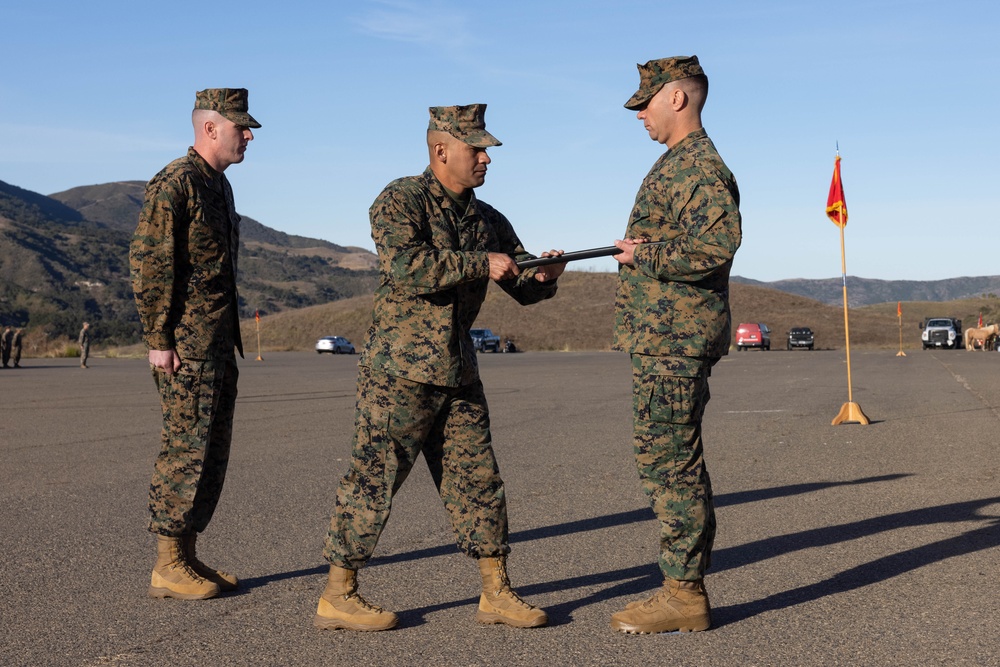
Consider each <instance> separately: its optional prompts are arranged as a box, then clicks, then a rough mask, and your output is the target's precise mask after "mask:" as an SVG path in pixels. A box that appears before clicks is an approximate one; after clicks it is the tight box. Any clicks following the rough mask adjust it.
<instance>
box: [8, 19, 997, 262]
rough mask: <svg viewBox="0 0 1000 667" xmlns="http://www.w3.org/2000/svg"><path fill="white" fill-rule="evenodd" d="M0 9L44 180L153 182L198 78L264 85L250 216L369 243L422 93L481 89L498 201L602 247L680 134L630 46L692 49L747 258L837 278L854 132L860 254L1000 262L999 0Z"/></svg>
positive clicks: (415, 156)
mask: <svg viewBox="0 0 1000 667" xmlns="http://www.w3.org/2000/svg"><path fill="white" fill-rule="evenodd" d="M0 20H2V25H3V33H4V38H3V40H0V62H3V63H5V65H4V74H3V76H2V77H0V180H3V181H6V182H8V183H11V184H13V185H17V186H19V187H22V188H26V189H29V190H33V191H36V192H41V193H43V194H52V193H55V192H59V191H62V190H66V189H69V188H72V187H76V186H79V185H91V184H96V183H106V182H110V181H121V180H146V179H149V178H150V177H152V176H153V175H154V174H155V173H156V172H157V171H158V170H159V169H160V168H162V167H163V166H164V165H165V164H166V163H167V162H169V161H170V160H172V159H174V158H175V157H178V156H180V155H181V154H183V152H184V150H185V149H186V147H187V146H188V145H190V143H191V127H190V116H189V111H190V109H191V107H192V105H193V101H194V93H195V91H197V90H199V89H202V88H207V87H223V86H230V87H246V88H249V89H250V111H251V113H252V114H253V115H254V116H255V117H256V118H257V119H258V120H259V121H260V122H261V123H262V124H263V127H262V128H261V129H260V130H258V131H257V132H256V139H255V141H254V142H253V143H252V144H251V146H250V148H249V150H248V152H247V158H246V160H245V162H244V163H243V164H239V165H235V166H233V167H231V168H230V169H229V170H228V171H227V172H226V173H227V175H228V176H229V178H230V180H231V181H232V183H233V187H234V190H235V193H236V202H237V207H238V209H239V210H240V212H241V213H242V214H244V215H248V216H250V217H253V218H255V219H257V220H259V221H260V222H262V223H264V224H266V225H268V226H270V227H274V228H276V229H279V230H281V231H284V232H288V233H290V234H299V235H303V236H311V237H317V238H323V239H326V240H329V241H332V242H335V243H339V244H342V245H354V246H361V247H364V248H368V249H374V246H373V244H372V242H371V238H370V235H369V227H368V207H369V206H370V205H371V202H372V201H373V200H374V198H375V197H376V196H377V195H378V193H379V191H380V190H381V189H382V188H383V187H384V186H385V184H386V183H388V182H389V181H390V180H392V179H394V178H397V177H399V176H404V175H411V174H416V173H419V172H420V171H422V170H423V168H424V167H425V166H426V164H427V155H426V147H425V145H424V130H425V129H426V126H427V107H429V106H435V105H449V104H469V103H473V102H485V103H487V104H488V105H489V110H488V112H487V126H488V128H489V130H490V131H491V132H492V133H493V134H494V135H496V136H497V137H498V138H499V139H500V140H501V141H503V142H504V145H503V146H500V147H497V148H493V149H491V150H490V154H491V157H492V158H493V164H492V165H491V167H490V171H489V175H488V177H487V182H486V184H485V185H484V186H483V187H481V188H479V190H478V191H477V194H478V195H479V197H480V198H482V199H483V200H485V201H488V202H489V203H491V204H493V205H494V206H496V207H497V208H498V209H499V210H501V211H502V212H504V213H505V214H506V215H507V217H508V218H510V220H511V222H512V223H513V224H514V227H515V229H516V230H517V231H518V234H519V235H520V237H521V239H522V241H523V242H524V244H525V245H526V246H527V248H528V249H529V250H531V251H533V252H536V253H537V252H541V251H542V250H546V249H549V248H553V247H555V248H563V249H565V250H578V249H584V248H591V247H595V246H605V245H609V244H610V243H611V242H612V241H613V240H614V239H616V238H620V237H621V235H622V233H623V231H624V228H625V223H626V220H627V218H628V214H629V210H630V208H631V205H632V201H633V200H634V198H635V193H636V190H637V188H638V186H639V183H640V182H641V180H642V178H643V176H644V175H645V174H646V172H647V171H648V169H649V168H650V166H651V165H652V164H653V162H654V161H655V160H656V158H657V157H658V155H659V154H660V153H661V152H662V150H663V149H662V147H661V146H659V145H658V144H656V143H654V142H652V141H650V140H649V138H648V136H647V134H646V132H645V131H644V130H643V128H642V124H641V123H640V122H639V121H637V120H636V119H635V115H634V113H633V112H629V111H627V110H626V109H624V108H623V107H622V105H623V104H624V102H625V100H626V99H628V97H629V96H630V95H631V94H632V92H633V91H634V90H635V88H636V87H637V84H638V74H637V72H636V68H635V64H636V63H641V62H645V61H647V60H650V59H653V58H660V57H665V56H671V55H690V54H696V55H698V56H699V58H700V60H701V62H702V65H703V66H704V67H705V70H706V72H707V73H708V75H709V79H710V81H711V92H710V95H709V100H708V104H707V106H706V109H705V113H704V122H705V126H706V128H707V130H708V132H709V134H710V136H711V137H712V138H713V139H714V140H715V143H716V145H717V146H718V148H719V150H720V152H721V153H722V156H723V158H724V159H725V160H726V162H727V163H728V164H729V166H730V168H731V169H732V170H733V172H734V173H735V174H736V177H737V180H738V181H739V184H740V189H741V193H742V199H743V201H742V212H743V231H744V244H743V247H742V248H741V249H740V251H739V253H738V254H737V257H736V262H735V267H734V273H735V274H738V275H742V276H746V277H749V278H755V279H758V280H765V281H771V280H780V279H784V278H829V277H835V276H839V275H840V272H841V265H840V238H839V233H838V230H837V227H836V226H835V225H833V224H832V223H830V222H829V221H828V220H827V219H826V217H825V215H824V208H825V204H826V196H827V191H828V189H829V184H830V177H831V175H832V170H833V162H834V155H835V148H836V144H837V142H839V145H840V152H841V156H842V158H843V163H842V166H843V179H844V187H845V191H846V198H847V204H848V209H849V213H850V220H849V222H848V225H847V228H846V248H847V271H848V273H849V274H850V275H857V276H863V277H866V278H881V279H890V280H935V279H941V278H952V277H958V276H964V275H973V276H978V275H997V274H1000V267H998V266H997V264H996V261H995V260H996V257H997V253H996V250H995V248H996V247H997V241H996V235H997V231H998V214H997V211H998V208H1000V207H998V192H1000V188H998V187H997V183H998V181H1000V167H998V165H997V147H998V143H1000V142H998V139H1000V103H998V91H997V87H998V83H1000V76H998V75H997V72H998V71H1000V55H998V51H997V49H996V48H995V39H996V32H997V29H998V28H1000V9H998V5H997V3H995V2H994V1H992V0H989V1H987V0H982V1H980V0H956V1H953V2H951V3H940V2H930V1H922V0H908V1H878V0H868V1H864V2H857V1H854V0H850V1H846V2H827V3H818V2H816V3H814V2H802V1H801V0H799V1H785V0H760V1H758V2H754V3H747V2H705V3H697V2H687V3H672V2H658V3H652V2H633V1H631V0H618V1H615V2H588V1H586V0H581V1H577V2H563V1H555V2H545V1H543V0H534V1H531V2H523V1H521V0H508V1H507V2H503V3H485V2H482V3H469V2H456V1H454V0H389V1H377V0H369V1H365V0H357V1H355V2H349V3H348V2H325V3H319V2H316V3H313V2H302V3H296V2H286V3H263V2H243V3H236V4H225V3H223V4H219V3H196V2H186V1H177V2H171V3H146V2H134V1H132V2H122V1H107V2H101V1H98V2H93V3H80V2H49V1H46V0H38V1H37V2H33V3H13V4H11V3H8V6H7V7H5V8H4V9H3V10H2V19H0ZM573 268H580V269H590V270H614V268H615V264H614V261H613V260H611V259H609V258H602V259H597V260H590V261H587V262H580V263H578V264H575V265H573Z"/></svg>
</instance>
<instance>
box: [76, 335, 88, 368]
mask: <svg viewBox="0 0 1000 667" xmlns="http://www.w3.org/2000/svg"><path fill="white" fill-rule="evenodd" d="M76 342H77V344H78V345H79V346H80V365H81V366H83V367H84V368H86V366H87V360H88V359H89V358H90V329H89V328H88V327H83V328H82V329H80V335H79V336H78V337H77V339H76Z"/></svg>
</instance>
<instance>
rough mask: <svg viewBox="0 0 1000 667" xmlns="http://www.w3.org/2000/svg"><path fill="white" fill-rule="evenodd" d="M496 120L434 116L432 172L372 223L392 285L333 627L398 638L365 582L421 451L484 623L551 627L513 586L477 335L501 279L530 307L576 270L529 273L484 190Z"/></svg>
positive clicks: (333, 546)
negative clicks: (362, 572) (368, 597)
mask: <svg viewBox="0 0 1000 667" xmlns="http://www.w3.org/2000/svg"><path fill="white" fill-rule="evenodd" d="M485 112H486V105H485V104H472V105H468V106H451V107H432V108H431V109H430V124H429V127H428V128H427V150H428V154H429V157H430V166H428V167H427V169H426V170H424V172H423V173H422V174H420V175H419V176H409V177H405V178H400V179H397V180H395V181H393V182H392V183H390V184H389V185H387V186H386V187H385V189H384V190H383V191H382V193H381V194H380V195H379V196H378V198H377V199H376V200H375V203H374V204H372V207H371V210H370V211H369V213H370V217H371V225H372V238H373V239H374V241H375V248H376V249H377V250H378V264H379V284H378V286H377V287H376V289H375V300H374V301H375V303H374V306H373V314H372V326H371V328H370V329H369V330H368V340H367V343H366V344H365V347H364V351H363V352H362V355H361V360H360V368H359V374H358V398H357V409H356V411H355V420H356V421H355V434H354V445H353V447H354V450H353V453H352V456H351V463H350V469H349V470H348V472H347V475H345V476H344V478H343V479H342V480H341V482H340V486H339V488H338V489H337V500H336V508H335V509H334V513H333V519H332V520H331V522H330V531H329V533H328V535H327V540H326V548H325V550H324V552H323V555H324V556H325V557H326V560H327V561H329V563H330V572H329V577H328V579H327V585H326V589H325V590H324V591H323V594H322V596H321V597H320V600H319V605H318V608H317V610H316V616H315V618H314V621H313V622H314V624H315V625H316V626H317V627H319V628H324V629H337V628H345V629H350V630H387V629H389V628H392V627H395V625H396V622H397V617H396V615H395V614H394V613H392V612H389V611H384V610H382V609H380V608H378V607H376V606H374V605H370V604H368V602H366V601H365V599H364V598H362V597H361V595H360V594H359V593H358V585H357V570H358V569H359V568H361V567H363V566H364V565H365V563H367V562H368V559H369V558H371V556H372V553H373V552H374V550H375V545H376V544H377V543H378V539H379V535H381V533H382V529H383V528H384V527H385V523H386V521H387V520H388V518H389V512H390V510H391V508H392V500H393V496H394V495H395V494H396V492H397V491H398V490H399V488H400V487H401V486H402V485H403V482H404V481H405V480H406V477H407V475H409V473H410V470H411V469H412V468H413V465H414V463H415V462H416V460H417V457H418V456H419V455H420V454H421V453H423V455H424V460H425V461H426V463H427V467H428V468H429V469H430V473H431V477H432V478H433V480H434V483H435V485H436V486H437V489H438V493H439V495H440V496H441V500H442V501H443V502H444V506H445V509H446V510H447V512H448V516H449V518H450V519H451V525H452V528H453V530H454V532H455V536H456V538H457V541H458V547H459V549H460V550H461V551H462V552H464V553H465V554H466V555H467V556H470V557H472V558H475V559H476V560H477V563H478V566H479V574H480V577H481V578H482V595H481V596H480V598H479V610H478V612H477V615H476V619H477V620H478V621H479V622H480V623H503V624H506V625H511V626H515V627H520V628H530V627H537V626H541V625H545V623H546V622H547V621H548V617H547V616H546V614H545V612H544V611H542V610H541V609H538V608H536V607H533V606H532V605H530V604H528V603H527V602H525V601H524V600H522V599H521V598H520V597H519V596H518V595H517V593H515V592H514V591H513V590H511V587H510V581H509V580H508V577H507V553H508V552H509V551H510V547H509V546H508V540H507V501H506V497H505V495H504V486H503V480H501V479H500V471H499V468H498V466H497V462H496V458H495V456H494V454H493V447H492V444H491V443H492V437H491V435H490V416H489V409H488V408H487V405H486V396H485V394H484V392H483V383H482V382H481V381H480V379H479V366H478V362H477V361H476V351H475V348H474V347H473V343H472V338H471V336H470V335H469V329H470V328H471V327H472V324H473V322H475V320H476V316H477V315H478V314H479V309H480V308H481V307H482V305H483V300H484V299H485V298H486V291H487V288H488V287H489V284H490V281H491V280H492V281H495V282H496V283H497V284H498V285H499V286H500V287H501V288H502V289H503V290H504V291H505V292H507V293H508V294H509V295H510V296H512V297H513V298H514V299H516V300H517V301H518V302H519V303H521V304H530V303H536V302H538V301H541V300H543V299H548V298H550V297H552V296H554V295H555V293H556V278H558V277H559V275H560V274H561V273H562V271H563V269H564V268H565V267H566V265H565V263H556V264H552V265H549V266H545V267H539V268H536V269H528V270H526V271H525V272H523V273H522V272H521V271H520V270H519V269H518V267H517V264H516V261H515V260H521V259H528V258H529V257H531V256H530V255H529V254H528V253H527V252H525V250H524V247H523V246H522V245H521V241H520V240H519V239H518V238H517V235H516V234H515V233H514V229H513V227H511V224H510V222H508V221H507V218H505V217H504V216H503V215H502V214H501V213H500V212H499V211H497V210H496V209H495V208H493V207H492V206H490V205H489V204H487V203H485V202H483V201H480V200H479V199H478V198H477V197H476V195H475V193H474V192H473V190H474V189H475V188H477V187H479V186H480V185H482V184H483V183H484V182H485V181H486V169H487V165H489V164H490V158H489V156H488V155H487V154H486V149H487V148H488V147H491V146H499V145H500V142H499V141H497V140H496V138H495V137H494V136H493V135H492V134H490V133H489V132H487V131H486V120H485ZM560 254H561V251H555V250H553V251H551V252H547V253H543V255H544V256H546V257H549V256H554V255H560ZM414 578H415V573H414Z"/></svg>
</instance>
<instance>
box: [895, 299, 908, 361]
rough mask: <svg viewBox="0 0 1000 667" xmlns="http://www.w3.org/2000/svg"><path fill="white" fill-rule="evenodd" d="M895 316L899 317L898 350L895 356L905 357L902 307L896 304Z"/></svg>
mask: <svg viewBox="0 0 1000 667" xmlns="http://www.w3.org/2000/svg"><path fill="white" fill-rule="evenodd" d="M896 316H897V317H898V318H899V352H897V353H896V356H897V357H905V356H906V352H903V307H902V306H899V305H897V306H896Z"/></svg>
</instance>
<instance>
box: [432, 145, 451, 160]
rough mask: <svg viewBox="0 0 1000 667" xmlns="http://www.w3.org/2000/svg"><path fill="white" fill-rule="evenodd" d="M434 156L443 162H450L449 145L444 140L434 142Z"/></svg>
mask: <svg viewBox="0 0 1000 667" xmlns="http://www.w3.org/2000/svg"><path fill="white" fill-rule="evenodd" d="M434 158H435V159H436V160H437V161H438V162H440V163H441V164H445V163H447V162H448V147H447V146H446V145H445V144H444V142H439V143H436V144H434Z"/></svg>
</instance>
